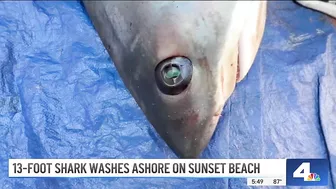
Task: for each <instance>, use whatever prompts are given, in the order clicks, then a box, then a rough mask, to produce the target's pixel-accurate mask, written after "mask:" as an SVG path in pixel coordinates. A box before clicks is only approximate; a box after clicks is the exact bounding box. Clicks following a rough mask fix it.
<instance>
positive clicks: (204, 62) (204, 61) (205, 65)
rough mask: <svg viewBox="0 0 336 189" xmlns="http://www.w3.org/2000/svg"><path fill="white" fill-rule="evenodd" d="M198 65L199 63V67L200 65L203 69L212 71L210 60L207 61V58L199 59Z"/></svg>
mask: <svg viewBox="0 0 336 189" xmlns="http://www.w3.org/2000/svg"><path fill="white" fill-rule="evenodd" d="M198 63H199V65H200V66H201V67H202V68H204V69H205V70H208V71H210V68H209V64H208V60H207V58H206V57H203V58H199V59H198Z"/></svg>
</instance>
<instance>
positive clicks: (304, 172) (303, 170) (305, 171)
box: [293, 162, 310, 181]
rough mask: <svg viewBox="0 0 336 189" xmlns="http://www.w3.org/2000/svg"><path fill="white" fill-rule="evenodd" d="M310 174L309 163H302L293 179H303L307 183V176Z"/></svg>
mask: <svg viewBox="0 0 336 189" xmlns="http://www.w3.org/2000/svg"><path fill="white" fill-rule="evenodd" d="M309 174H310V163H307V162H304V163H302V164H301V165H300V166H299V167H298V168H297V169H296V170H295V171H294V173H293V178H303V179H304V181H307V178H308V175H309Z"/></svg>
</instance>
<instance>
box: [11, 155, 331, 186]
mask: <svg viewBox="0 0 336 189" xmlns="http://www.w3.org/2000/svg"><path fill="white" fill-rule="evenodd" d="M8 163H9V165H8V166H9V167H8V175H9V177H161V178H162V177H175V178H176V177H194V178H247V185H249V186H327V185H328V179H329V162H328V160H326V159H9V161H8Z"/></svg>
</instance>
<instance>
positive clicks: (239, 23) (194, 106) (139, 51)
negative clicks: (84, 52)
mask: <svg viewBox="0 0 336 189" xmlns="http://www.w3.org/2000/svg"><path fill="white" fill-rule="evenodd" d="M83 3H84V6H85V9H86V11H87V13H88V15H89V17H90V19H91V21H92V23H93V25H94V27H95V29H96V31H97V33H98V34H99V36H100V38H101V40H102V42H103V44H104V46H105V48H106V49H107V51H108V53H109V55H110V56H111V58H112V60H113V62H114V64H115V65H116V68H117V70H118V72H119V74H120V76H121V78H122V80H123V82H124V84H125V86H126V87H127V89H128V90H129V91H130V93H131V94H132V96H133V97H134V99H135V100H136V102H137V104H138V105H139V106H140V108H141V109H142V111H143V112H144V114H145V115H146V117H147V119H148V120H149V122H150V123H151V124H152V125H153V127H154V128H155V130H156V131H157V132H158V133H159V135H160V136H161V137H162V138H163V139H164V141H165V142H166V143H167V144H168V146H169V147H170V148H171V149H172V150H173V151H174V152H175V154H176V155H177V156H179V157H180V158H198V157H199V155H200V154H201V153H202V151H203V150H204V148H205V147H206V146H207V145H208V143H209V141H210V139H211V137H212V135H213V133H214V130H215V128H216V125H217V123H218V120H219V117H220V115H221V112H222V109H223V106H224V104H225V102H226V100H227V99H228V98H229V97H230V95H231V94H232V92H233V90H234V88H235V85H236V83H237V81H240V80H242V79H243V78H244V77H245V75H246V74H247V72H248V70H249V69H250V67H251V65H252V63H253V61H254V58H255V55H256V53H257V50H258V48H259V45H260V41H261V38H262V35H263V31H264V25H265V17H266V16H265V15H266V1H264V2H258V1H256V2H248V1H245V2H244V1H242V2H240V1H222V2H220V1H216V2H211V1H209V2H201V1H186V2H183V1H158V2H155V1H144V2H142V1H133V2H129V1H120V2H118V1H83ZM238 53H239V55H238ZM238 62H239V66H238Z"/></svg>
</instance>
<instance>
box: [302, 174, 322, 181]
mask: <svg viewBox="0 0 336 189" xmlns="http://www.w3.org/2000/svg"><path fill="white" fill-rule="evenodd" d="M305 180H307V181H320V180H321V179H320V175H318V174H316V173H310V174H309V175H308V177H307V178H306V179H305Z"/></svg>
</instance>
